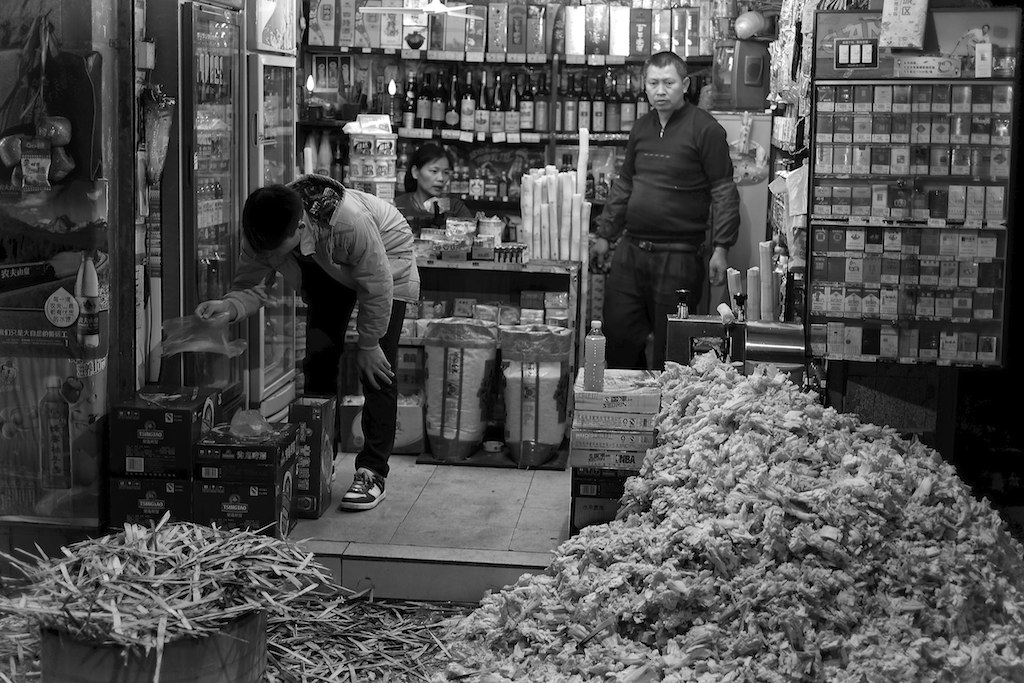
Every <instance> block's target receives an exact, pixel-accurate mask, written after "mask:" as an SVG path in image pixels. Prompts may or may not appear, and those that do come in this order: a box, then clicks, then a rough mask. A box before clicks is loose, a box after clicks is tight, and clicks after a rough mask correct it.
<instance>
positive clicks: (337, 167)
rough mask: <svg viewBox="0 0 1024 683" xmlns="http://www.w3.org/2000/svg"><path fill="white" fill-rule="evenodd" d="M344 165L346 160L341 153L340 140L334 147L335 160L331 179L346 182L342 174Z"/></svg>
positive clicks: (332, 164)
mask: <svg viewBox="0 0 1024 683" xmlns="http://www.w3.org/2000/svg"><path fill="white" fill-rule="evenodd" d="M344 164H345V159H344V156H343V155H342V152H341V141H340V140H339V141H338V143H337V144H336V145H334V160H333V161H331V177H332V178H334V179H335V180H337V181H338V182H339V183H340V182H343V181H344V180H345V178H344V177H343V172H342V168H343V167H344Z"/></svg>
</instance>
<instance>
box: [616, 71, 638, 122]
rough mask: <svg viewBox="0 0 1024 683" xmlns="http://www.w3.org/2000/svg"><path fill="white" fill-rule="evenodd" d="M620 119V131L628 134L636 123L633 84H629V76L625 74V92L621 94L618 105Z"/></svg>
mask: <svg viewBox="0 0 1024 683" xmlns="http://www.w3.org/2000/svg"><path fill="white" fill-rule="evenodd" d="M619 110H620V114H619V117H620V119H621V126H620V130H622V131H625V132H627V133H628V132H629V131H631V130H633V124H634V123H636V95H635V93H634V92H633V84H632V83H631V82H630V76H629V74H628V73H627V74H626V92H625V93H623V94H622V103H621V104H620V105H619Z"/></svg>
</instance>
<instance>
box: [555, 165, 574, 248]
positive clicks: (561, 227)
mask: <svg viewBox="0 0 1024 683" xmlns="http://www.w3.org/2000/svg"><path fill="white" fill-rule="evenodd" d="M561 180H562V182H561V188H560V192H559V194H560V196H561V205H560V206H559V207H558V218H559V223H558V258H560V259H562V260H568V259H570V258H571V256H570V255H569V249H570V247H571V246H572V195H573V192H572V190H573V177H572V174H570V173H565V174H563V175H562V179H561Z"/></svg>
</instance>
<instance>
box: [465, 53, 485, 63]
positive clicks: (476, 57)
mask: <svg viewBox="0 0 1024 683" xmlns="http://www.w3.org/2000/svg"><path fill="white" fill-rule="evenodd" d="M466 61H467V62H469V63H471V64H482V63H483V61H484V53H483V52H467V53H466Z"/></svg>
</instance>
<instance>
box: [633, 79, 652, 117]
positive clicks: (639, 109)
mask: <svg viewBox="0 0 1024 683" xmlns="http://www.w3.org/2000/svg"><path fill="white" fill-rule="evenodd" d="M650 111H651V103H650V101H649V100H648V99H647V89H646V88H645V87H644V81H643V79H642V78H641V80H640V87H639V88H637V90H636V118H637V120H639V119H640V117H642V116H647V114H648V112H650Z"/></svg>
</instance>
